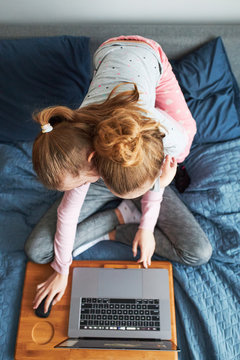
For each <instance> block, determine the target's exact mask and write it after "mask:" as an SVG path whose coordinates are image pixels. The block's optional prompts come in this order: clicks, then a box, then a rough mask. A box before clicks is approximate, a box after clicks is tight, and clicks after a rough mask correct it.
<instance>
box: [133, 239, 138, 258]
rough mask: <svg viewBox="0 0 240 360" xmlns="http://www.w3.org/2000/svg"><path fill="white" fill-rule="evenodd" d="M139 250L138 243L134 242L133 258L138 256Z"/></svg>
mask: <svg viewBox="0 0 240 360" xmlns="http://www.w3.org/2000/svg"><path fill="white" fill-rule="evenodd" d="M137 248H138V243H137V241H133V244H132V252H133V257H135V256H137Z"/></svg>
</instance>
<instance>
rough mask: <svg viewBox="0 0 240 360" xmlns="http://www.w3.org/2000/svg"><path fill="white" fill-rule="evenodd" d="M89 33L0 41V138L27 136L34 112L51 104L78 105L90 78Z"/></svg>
mask: <svg viewBox="0 0 240 360" xmlns="http://www.w3.org/2000/svg"><path fill="white" fill-rule="evenodd" d="M90 69H91V56H90V51H89V38H87V37H82V36H78V37H73V36H57V37H42V38H27V39H18V40H0V109H1V110H0V141H31V140H33V139H34V138H35V136H36V135H37V134H38V133H39V131H40V127H39V125H38V124H36V123H35V122H34V121H33V120H32V113H33V112H34V111H35V110H41V109H42V108H44V107H47V106H51V105H66V106H69V107H71V108H77V107H79V105H80V104H81V102H82V100H83V98H84V96H85V94H86V92H87V90H88V87H89V83H90V76H91V71H90Z"/></svg>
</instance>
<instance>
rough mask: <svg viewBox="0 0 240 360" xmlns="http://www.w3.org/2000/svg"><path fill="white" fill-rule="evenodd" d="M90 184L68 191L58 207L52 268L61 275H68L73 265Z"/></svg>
mask: <svg viewBox="0 0 240 360" xmlns="http://www.w3.org/2000/svg"><path fill="white" fill-rule="evenodd" d="M89 186H90V184H89V183H88V184H86V185H82V186H80V187H78V188H75V189H73V190H69V191H66V192H65V193H64V195H63V198H62V201H61V203H60V205H59V207H58V210H57V214H58V218H57V229H56V233H55V238H54V253H55V257H54V260H53V262H52V263H51V266H52V268H53V269H54V270H55V271H57V272H58V273H60V274H68V272H69V266H70V265H71V263H72V249H73V244H74V240H75V234H76V227H77V223H78V217H79V214H80V211H81V208H82V205H83V202H84V199H85V197H86V194H87V191H88V189H89Z"/></svg>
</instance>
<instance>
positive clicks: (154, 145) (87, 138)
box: [33, 84, 164, 195]
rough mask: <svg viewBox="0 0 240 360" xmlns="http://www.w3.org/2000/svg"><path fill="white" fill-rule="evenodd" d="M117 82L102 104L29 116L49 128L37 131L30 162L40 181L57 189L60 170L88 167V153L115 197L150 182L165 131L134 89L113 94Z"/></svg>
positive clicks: (75, 171)
mask: <svg viewBox="0 0 240 360" xmlns="http://www.w3.org/2000/svg"><path fill="white" fill-rule="evenodd" d="M121 85H122V84H119V85H118V86H116V87H115V88H114V89H113V90H112V91H111V93H110V94H109V96H108V98H107V99H106V100H105V101H104V102H103V103H101V104H91V105H88V106H85V107H82V108H80V109H77V110H71V109H69V108H67V107H64V106H56V107H52V108H46V109H44V110H42V111H41V112H39V113H37V114H35V115H34V119H35V120H36V121H37V122H38V123H39V124H40V125H42V126H43V125H45V124H48V123H50V124H51V126H52V127H53V131H51V132H48V133H44V134H43V133H40V134H39V135H38V137H37V138H36V140H35V141H34V145H33V166H34V170H35V171H36V173H37V175H38V177H39V179H40V181H41V182H42V183H43V184H44V185H45V186H47V187H48V188H52V189H57V188H59V186H60V185H61V181H62V178H63V174H64V173H70V174H71V175H73V176H77V175H79V173H80V172H81V171H88V170H89V169H90V168H91V165H90V164H89V163H88V161H87V158H88V155H89V154H90V153H91V152H92V151H94V152H95V153H94V156H93V159H92V160H93V161H92V163H93V166H94V167H96V169H97V171H98V173H99V175H100V176H101V177H102V178H103V180H104V181H105V183H106V185H107V186H108V187H109V188H110V189H111V190H113V191H114V192H115V193H117V194H119V195H124V194H127V193H129V192H131V191H133V190H135V189H137V188H139V187H141V186H143V185H144V184H145V183H146V182H147V181H152V182H153V181H154V180H155V179H156V177H157V175H158V173H159V170H160V167H161V165H162V163H163V159H164V153H163V143H162V138H163V137H164V134H163V133H162V132H161V129H160V125H159V123H157V122H156V121H155V120H154V119H151V118H150V117H148V116H147V111H146V110H144V109H142V108H141V107H140V106H139V103H138V100H139V92H138V89H137V86H136V84H133V85H134V89H133V90H129V91H123V92H120V93H117V94H116V90H117V89H118V87H119V86H121Z"/></svg>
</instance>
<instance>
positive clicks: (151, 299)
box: [56, 267, 178, 351]
mask: <svg viewBox="0 0 240 360" xmlns="http://www.w3.org/2000/svg"><path fill="white" fill-rule="evenodd" d="M68 337H69V338H68V339H66V340H65V341H63V342H62V343H61V344H58V345H57V346H56V347H58V348H95V349H134V350H135V349H142V350H143V349H145V350H164V351H166V350H169V351H178V348H177V347H176V345H175V344H173V343H172V342H171V313H170V294H169V274H168V270H167V269H161V268H160V269H159V268H158V269H138V268H137V269H133V268H131V269H129V268H128V269H118V268H116V269H114V268H84V267H79V268H78V267H76V268H74V269H73V279H72V292H71V302H70V314H69V326H68Z"/></svg>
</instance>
